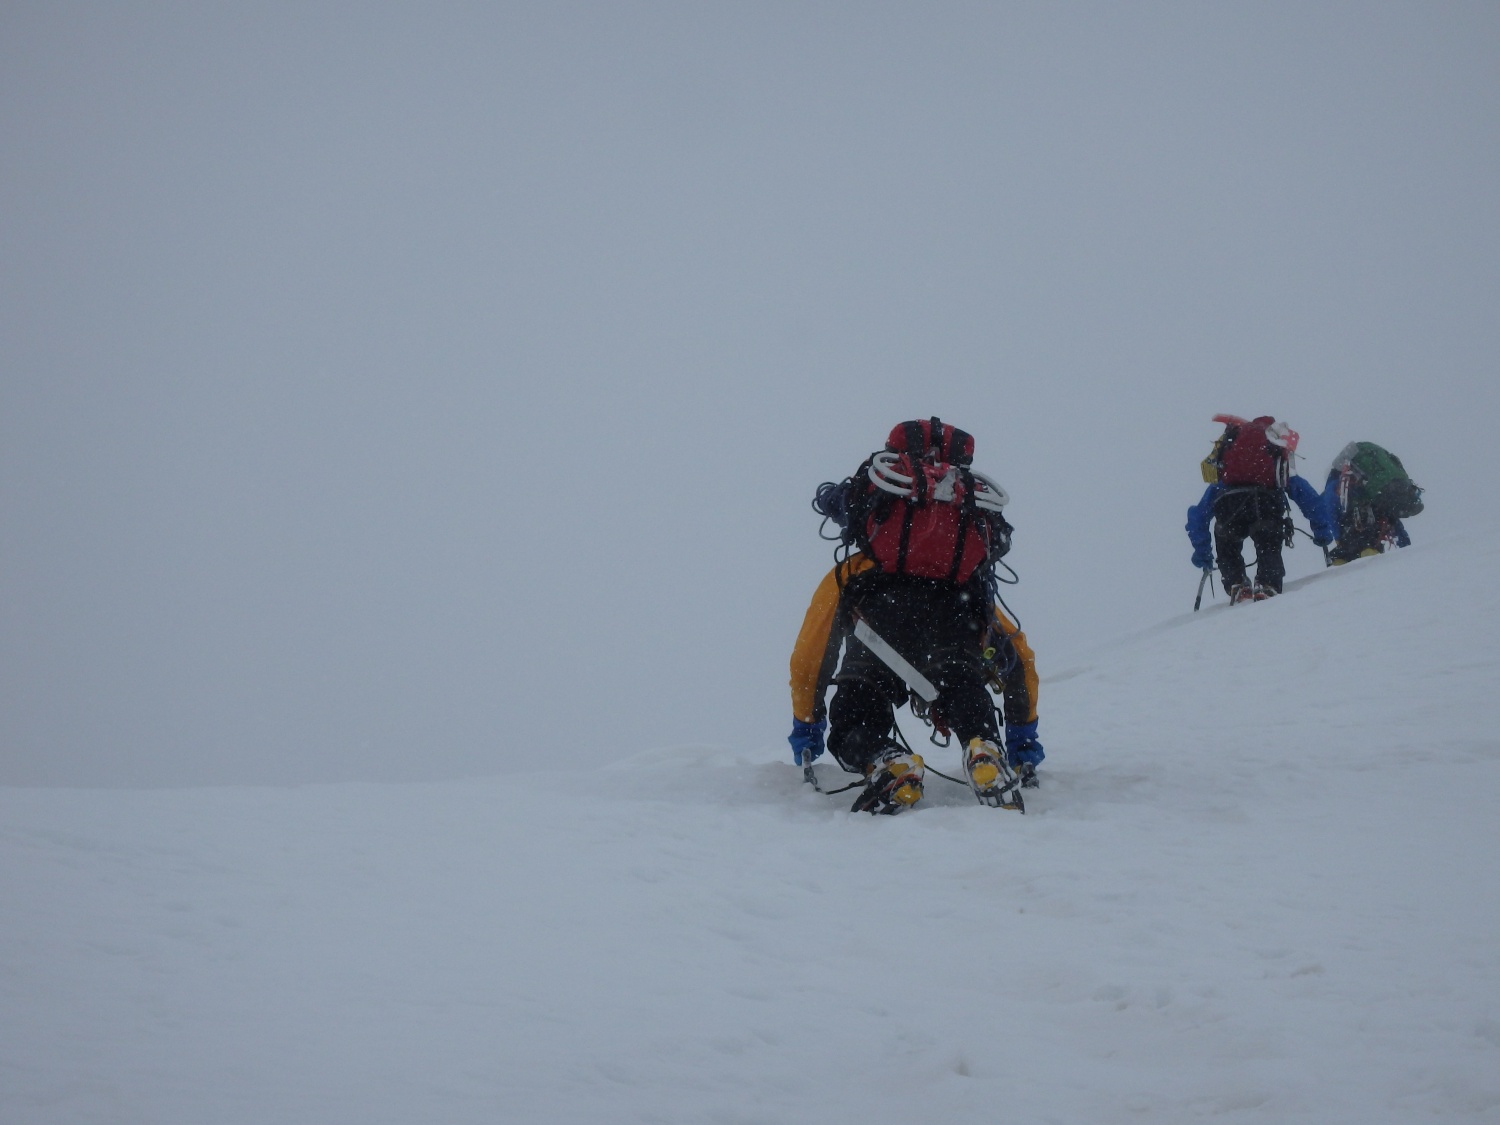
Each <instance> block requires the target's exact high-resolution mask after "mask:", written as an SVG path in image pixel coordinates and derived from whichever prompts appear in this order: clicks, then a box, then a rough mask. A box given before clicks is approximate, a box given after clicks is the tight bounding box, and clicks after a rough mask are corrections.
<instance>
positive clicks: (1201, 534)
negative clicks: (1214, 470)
mask: <svg viewBox="0 0 1500 1125" xmlns="http://www.w3.org/2000/svg"><path fill="white" fill-rule="evenodd" d="M1222 491H1224V486H1223V485H1221V484H1211V485H1209V486H1208V487H1207V488H1205V489H1204V490H1203V498H1202V499H1201V500H1199V501H1198V502H1197V503H1196V504H1194V505H1193V506H1192V507H1191V508H1189V509H1188V513H1187V533H1188V541H1189V542H1191V543H1192V545H1193V554H1195V555H1199V556H1204V557H1207V558H1213V540H1212V539H1210V538H1209V534H1208V524H1209V521H1210V520H1211V519H1213V515H1214V501H1215V500H1217V499H1218V498H1219V493H1220V492H1222Z"/></svg>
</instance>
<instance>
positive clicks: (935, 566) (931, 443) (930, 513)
mask: <svg viewBox="0 0 1500 1125" xmlns="http://www.w3.org/2000/svg"><path fill="white" fill-rule="evenodd" d="M973 458H974V439H973V437H971V436H970V435H969V434H966V433H964V431H963V430H960V429H958V428H957V427H954V426H949V425H946V424H945V423H943V422H942V421H941V420H940V419H938V418H932V419H930V420H928V421H925V422H921V421H917V422H903V423H901V424H900V425H899V426H896V427H895V428H894V429H892V430H891V433H890V437H889V438H888V439H887V440H886V445H885V449H884V451H882V452H880V453H876V454H875V455H874V456H872V457H871V458H870V459H869V461H867V462H866V463H865V465H864V466H862V469H863V472H862V474H856V476H855V477H854V481H853V483H854V484H855V485H856V486H859V485H860V484H863V485H864V487H863V489H862V491H861V494H860V496H859V498H858V502H857V503H856V505H854V506H852V507H853V510H851V513H850V515H851V516H852V517H853V518H852V519H851V523H850V530H851V531H853V532H855V535H856V538H857V539H861V540H863V541H862V542H860V544H859V546H860V548H861V549H862V550H863V551H864V552H865V553H866V554H867V555H868V556H869V557H870V558H871V559H873V560H874V562H875V565H876V567H877V568H878V569H879V570H880V571H881V572H882V573H885V574H909V575H914V576H916V577H918V578H940V579H946V580H947V581H949V582H956V583H959V584H962V583H964V582H967V581H968V580H969V578H970V576H971V575H972V574H973V573H974V571H975V570H976V569H977V568H978V567H979V566H980V565H981V564H982V563H984V562H985V560H986V559H988V558H990V557H991V553H992V549H993V553H994V557H995V558H999V557H1000V555H1002V554H1004V553H1005V552H1004V549H1003V547H1002V544H1003V545H1004V546H1008V545H1009V539H1008V534H1002V535H999V536H996V535H995V534H993V532H994V529H995V528H1003V529H1004V530H1005V532H1006V533H1008V532H1009V525H1008V524H1006V523H1005V520H1004V517H1003V516H1001V515H1000V510H1001V509H1002V508H1003V507H1004V506H1005V503H1006V501H1007V500H1008V499H1009V498H1008V497H1007V496H1006V495H1005V490H1004V489H1003V488H1001V487H1000V486H999V485H997V484H995V483H994V482H993V481H991V480H990V479H989V478H987V477H985V476H983V475H982V474H980V473H976V472H974V471H973V470H972V469H970V468H969V463H970V461H972V460H973ZM861 475H862V476H863V477H864V480H863V482H862V481H861V479H860V477H861ZM992 521H993V522H992Z"/></svg>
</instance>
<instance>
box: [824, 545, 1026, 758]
mask: <svg viewBox="0 0 1500 1125" xmlns="http://www.w3.org/2000/svg"><path fill="white" fill-rule="evenodd" d="M848 596H849V601H850V603H851V608H852V609H853V611H854V612H857V613H859V614H860V615H861V616H862V617H864V619H865V621H866V622H867V623H868V624H869V626H870V627H871V628H872V629H874V630H875V632H876V633H878V634H880V636H881V637H883V638H884V639H885V640H886V641H887V642H888V643H889V644H890V645H891V647H892V648H894V649H895V650H896V651H897V652H899V653H900V654H901V655H902V656H904V657H905V658H906V659H907V661H908V662H910V663H911V664H912V665H913V666H914V667H915V668H916V669H917V671H919V672H921V673H922V675H924V676H926V677H927V679H929V680H930V681H932V684H933V686H934V687H936V688H937V689H938V697H937V701H936V702H935V703H934V704H933V709H934V711H935V712H936V713H937V714H938V715H939V716H941V718H942V719H943V721H944V722H946V723H947V725H948V727H949V728H950V729H951V730H952V731H953V733H954V734H955V735H956V736H957V737H958V740H959V744H960V745H963V746H967V745H968V743H969V740H970V739H972V738H987V739H990V740H991V741H995V740H997V739H998V737H999V727H998V725H997V724H996V721H995V708H994V704H993V703H991V701H990V695H989V690H988V688H987V687H986V685H985V677H984V669H983V665H982V661H981V647H982V642H983V637H984V631H985V628H986V627H987V625H988V619H989V615H990V614H991V612H992V609H991V602H990V598H989V594H988V593H987V592H986V591H985V589H984V585H983V583H982V582H971V583H969V584H968V585H967V586H963V587H959V586H955V585H953V584H951V583H948V582H938V581H933V580H930V579H923V578H907V577H903V576H900V575H882V576H873V577H872V580H870V581H869V582H868V583H867V584H866V585H865V586H864V587H863V588H861V589H859V590H858V591H857V592H856V591H852V590H851V591H849V595H848ZM833 682H834V685H835V688H834V694H833V700H832V701H831V702H830V703H829V706H828V720H829V731H828V749H829V752H830V753H832V754H833V756H834V758H835V759H836V760H837V761H838V763H839V765H841V766H843V767H844V769H846V770H848V771H849V772H851V773H863V772H866V768H867V767H868V766H869V765H870V764H871V763H873V762H874V761H875V760H876V759H877V758H878V757H879V756H880V754H881V753H882V752H883V751H885V750H887V749H889V748H891V747H892V746H894V745H895V743H894V741H893V739H892V732H893V730H894V728H895V723H896V708H897V707H899V706H900V705H901V704H902V703H904V702H906V700H907V695H908V689H907V685H906V683H905V682H904V681H903V680H902V679H901V677H900V676H898V675H897V674H896V673H895V672H893V671H892V670H891V669H890V668H888V667H887V666H886V665H885V663H884V662H883V661H882V660H881V659H880V658H879V657H878V656H876V655H875V654H874V653H873V652H871V651H870V650H869V649H868V648H866V647H865V646H864V644H863V643H862V642H860V641H859V640H858V639H857V638H855V637H854V636H853V635H852V634H851V635H850V636H849V637H848V639H847V640H846V641H845V642H844V659H843V663H842V664H841V665H840V667H839V671H838V674H837V675H836V676H835V677H834V679H833Z"/></svg>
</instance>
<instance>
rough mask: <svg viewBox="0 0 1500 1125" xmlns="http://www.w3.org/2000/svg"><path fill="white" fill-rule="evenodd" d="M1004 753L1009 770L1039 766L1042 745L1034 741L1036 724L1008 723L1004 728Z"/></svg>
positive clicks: (1041, 756) (1041, 757)
mask: <svg viewBox="0 0 1500 1125" xmlns="http://www.w3.org/2000/svg"><path fill="white" fill-rule="evenodd" d="M1005 752H1006V756H1007V757H1009V758H1010V764H1011V768H1013V769H1014V768H1016V767H1019V766H1022V765H1025V764H1028V763H1029V764H1031V765H1033V766H1036V765H1040V764H1041V761H1042V759H1043V758H1045V757H1046V755H1045V754H1043V753H1042V744H1041V743H1040V742H1038V741H1037V740H1036V723H1035V722H1030V723H1009V724H1007V725H1006V727H1005Z"/></svg>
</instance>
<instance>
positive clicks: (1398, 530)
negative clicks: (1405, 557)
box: [1391, 520, 1411, 547]
mask: <svg viewBox="0 0 1500 1125" xmlns="http://www.w3.org/2000/svg"><path fill="white" fill-rule="evenodd" d="M1391 531H1392V532H1394V533H1395V536H1396V546H1398V547H1410V546H1411V536H1410V535H1408V534H1406V525H1405V524H1403V523H1402V522H1401V521H1400V520H1397V521H1396V522H1395V523H1393V524H1392V525H1391Z"/></svg>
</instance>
